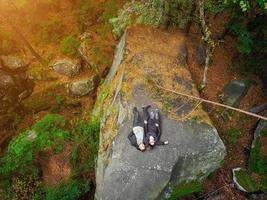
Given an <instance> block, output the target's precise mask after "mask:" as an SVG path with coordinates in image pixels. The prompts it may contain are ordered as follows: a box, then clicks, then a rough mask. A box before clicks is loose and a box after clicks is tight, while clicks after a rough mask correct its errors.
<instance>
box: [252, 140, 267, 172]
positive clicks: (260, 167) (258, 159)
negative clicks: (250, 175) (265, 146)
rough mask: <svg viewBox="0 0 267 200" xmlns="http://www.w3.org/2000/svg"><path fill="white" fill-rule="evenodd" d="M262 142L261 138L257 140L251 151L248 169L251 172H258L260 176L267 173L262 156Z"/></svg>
mask: <svg viewBox="0 0 267 200" xmlns="http://www.w3.org/2000/svg"><path fill="white" fill-rule="evenodd" d="M260 148H261V141H260V137H259V138H257V139H256V141H255V143H254V144H253V147H252V148H251V151H250V156H249V160H248V167H249V169H250V170H251V171H253V172H256V173H258V174H260V175H264V174H266V173H267V167H266V164H265V162H264V159H263V157H262V156H261V155H260Z"/></svg>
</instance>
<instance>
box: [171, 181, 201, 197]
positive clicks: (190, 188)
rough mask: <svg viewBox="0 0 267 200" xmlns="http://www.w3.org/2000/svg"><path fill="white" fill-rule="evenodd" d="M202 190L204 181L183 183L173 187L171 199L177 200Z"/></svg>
mask: <svg viewBox="0 0 267 200" xmlns="http://www.w3.org/2000/svg"><path fill="white" fill-rule="evenodd" d="M201 191H202V182H198V181H194V182H190V183H183V184H181V185H179V186H178V187H175V188H173V192H172V194H171V197H170V200H176V199H177V198H179V197H183V196H186V195H189V194H192V193H195V192H201Z"/></svg>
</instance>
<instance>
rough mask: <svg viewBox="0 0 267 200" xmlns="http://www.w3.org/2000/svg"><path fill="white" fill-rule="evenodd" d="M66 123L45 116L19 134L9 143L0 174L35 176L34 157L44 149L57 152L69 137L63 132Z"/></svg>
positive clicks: (57, 118)
mask: <svg viewBox="0 0 267 200" xmlns="http://www.w3.org/2000/svg"><path fill="white" fill-rule="evenodd" d="M66 125H67V122H66V121H65V119H64V118H63V117H61V116H59V115H47V116H45V117H44V118H43V119H41V120H40V121H38V122H37V123H36V124H35V125H34V126H33V127H32V128H31V129H30V130H27V131H25V132H23V133H21V134H20V135H19V136H18V137H17V138H16V139H14V140H13V141H11V142H10V144H9V146H8V149H7V153H6V155H5V156H4V157H3V158H2V159H1V168H0V172H1V174H3V175H5V176H7V177H9V176H12V175H15V174H19V175H24V174H29V173H31V174H37V172H38V170H37V167H36V163H35V161H34V156H35V155H37V154H38V153H39V152H41V151H44V150H45V148H53V149H54V150H59V149H61V148H62V145H63V141H64V140H65V139H66V138H68V137H69V136H70V133H69V132H68V131H66V130H65V128H66Z"/></svg>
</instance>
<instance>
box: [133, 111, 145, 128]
mask: <svg viewBox="0 0 267 200" xmlns="http://www.w3.org/2000/svg"><path fill="white" fill-rule="evenodd" d="M133 114H134V118H133V127H136V126H141V127H143V120H142V119H141V116H140V113H139V111H138V110H137V108H136V107H134V109H133Z"/></svg>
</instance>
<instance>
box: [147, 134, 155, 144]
mask: <svg viewBox="0 0 267 200" xmlns="http://www.w3.org/2000/svg"><path fill="white" fill-rule="evenodd" d="M148 142H149V144H150V145H151V146H154V145H155V138H154V137H153V136H149V138H148Z"/></svg>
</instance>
